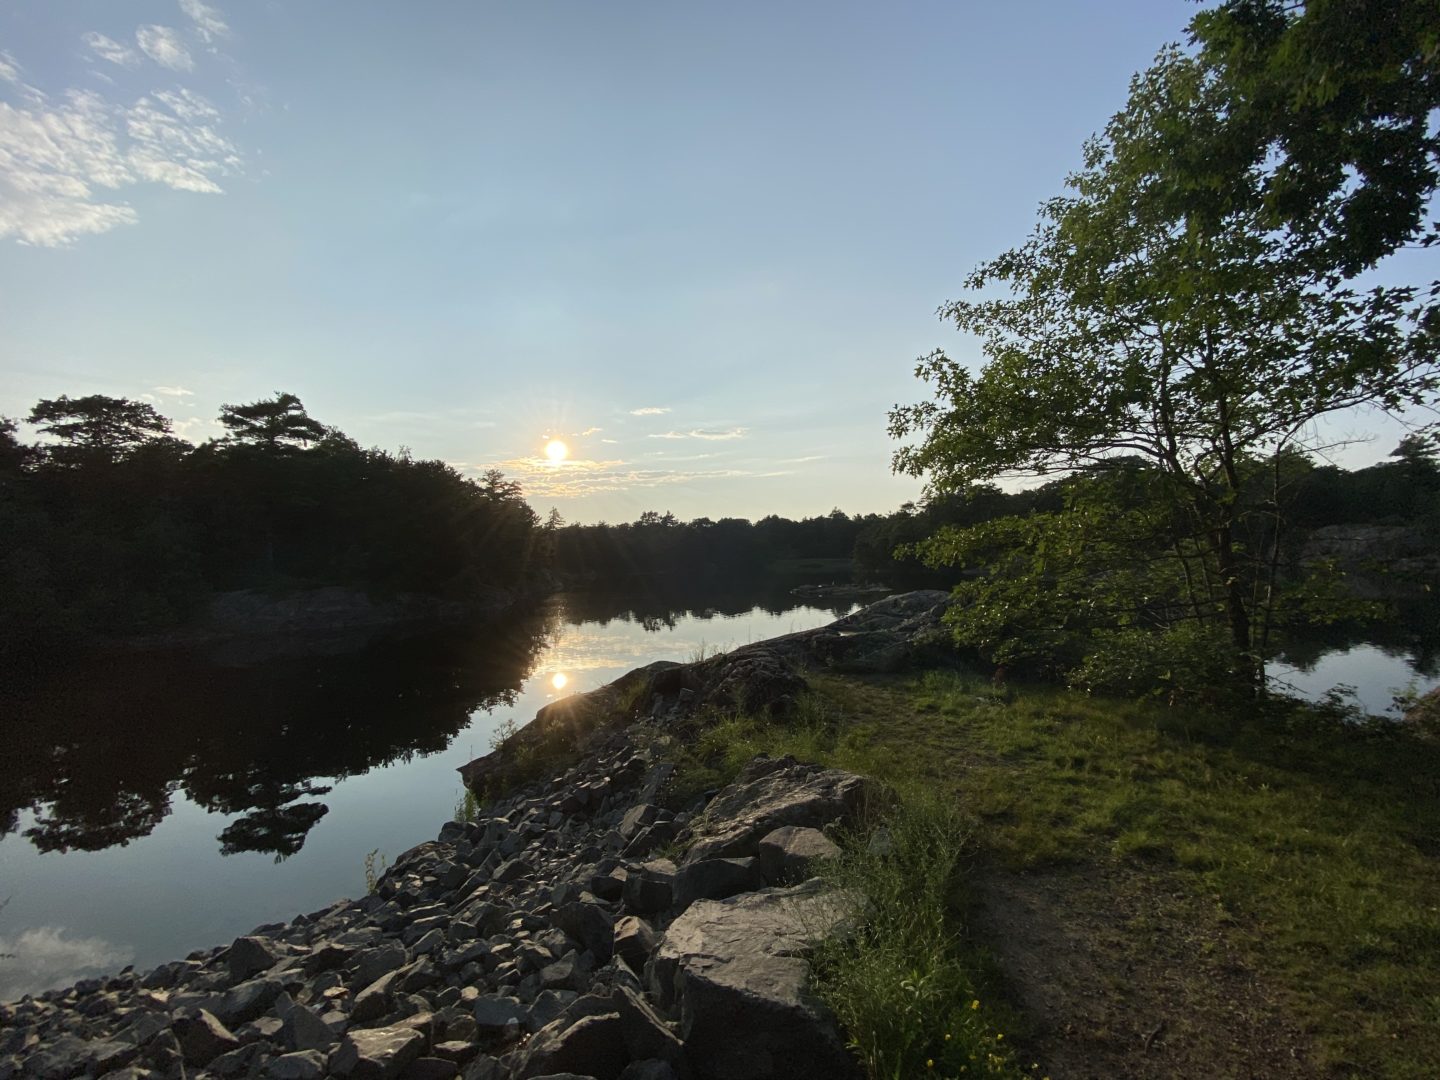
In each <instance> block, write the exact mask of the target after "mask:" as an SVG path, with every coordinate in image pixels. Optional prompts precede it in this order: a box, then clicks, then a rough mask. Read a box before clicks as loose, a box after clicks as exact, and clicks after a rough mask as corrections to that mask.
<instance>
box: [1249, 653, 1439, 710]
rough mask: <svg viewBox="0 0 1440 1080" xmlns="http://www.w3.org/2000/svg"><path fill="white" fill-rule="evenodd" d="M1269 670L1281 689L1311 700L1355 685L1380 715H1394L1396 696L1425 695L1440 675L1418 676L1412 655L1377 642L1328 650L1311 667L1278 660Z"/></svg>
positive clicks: (1359, 697)
mask: <svg viewBox="0 0 1440 1080" xmlns="http://www.w3.org/2000/svg"><path fill="white" fill-rule="evenodd" d="M1266 670H1267V672H1268V673H1269V675H1270V676H1271V677H1272V678H1273V679H1275V680H1276V682H1277V685H1278V686H1279V688H1280V689H1281V690H1285V691H1287V692H1289V693H1294V694H1298V695H1299V696H1301V697H1304V698H1308V699H1309V700H1311V701H1318V700H1320V699H1321V698H1322V697H1324V695H1325V693H1326V692H1327V691H1329V690H1330V689H1331V688H1332V687H1337V686H1353V687H1354V688H1355V698H1356V700H1357V701H1358V703H1359V704H1360V705H1361V706H1362V707H1363V708H1364V709H1365V711H1366V712H1369V713H1373V714H1376V715H1380V716H1383V715H1386V714H1387V713H1388V714H1390V715H1394V714H1395V710H1394V703H1393V698H1394V697H1395V695H1397V694H1401V693H1405V692H1407V691H1411V690H1413V691H1414V692H1416V693H1418V694H1423V693H1425V692H1426V691H1427V690H1431V689H1434V688H1435V687H1436V686H1440V677H1437V676H1434V675H1432V676H1429V677H1426V676H1423V675H1417V674H1416V673H1415V668H1414V666H1413V663H1412V660H1411V658H1410V656H1409V655H1407V654H1405V653H1403V652H1392V651H1387V650H1385V649H1382V648H1380V647H1379V646H1378V645H1352V646H1351V647H1350V648H1348V649H1339V650H1336V651H1335V652H1328V653H1325V654H1324V655H1322V656H1321V657H1320V658H1319V659H1318V660H1316V661H1315V663H1313V664H1311V665H1310V666H1309V667H1308V668H1300V667H1295V666H1293V665H1290V664H1285V663H1282V662H1279V661H1276V662H1274V663H1271V664H1270V665H1268V667H1267V668H1266Z"/></svg>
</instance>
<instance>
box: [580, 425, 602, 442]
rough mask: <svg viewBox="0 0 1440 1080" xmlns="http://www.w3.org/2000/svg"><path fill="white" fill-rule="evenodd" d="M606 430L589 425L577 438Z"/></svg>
mask: <svg viewBox="0 0 1440 1080" xmlns="http://www.w3.org/2000/svg"><path fill="white" fill-rule="evenodd" d="M604 430H605V429H604V428H598V427H587V428H586V429H585V430H584V431H582V432H580V434H579V435H577V436H576V438H579V439H583V438H585V436H586V435H596V434H598V433H599V432H602V431H604Z"/></svg>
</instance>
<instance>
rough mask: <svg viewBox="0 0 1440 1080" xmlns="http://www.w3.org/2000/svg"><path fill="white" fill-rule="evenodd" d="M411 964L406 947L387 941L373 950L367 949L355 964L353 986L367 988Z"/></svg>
mask: <svg viewBox="0 0 1440 1080" xmlns="http://www.w3.org/2000/svg"><path fill="white" fill-rule="evenodd" d="M409 962H410V955H409V953H407V952H406V951H405V946H403V945H401V944H400V943H399V942H398V941H387V942H386V943H385V944H383V945H377V946H375V948H373V949H366V950H365V951H364V952H363V953H362V954H361V955H360V959H359V960H358V961H357V962H356V964H355V980H354V982H353V983H351V985H352V986H356V987H366V986H369V985H370V984H371V983H373V982H374V981H375V980H376V979H378V978H380V976H381V975H384V974H387V973H388V972H391V971H394V970H395V969H396V968H398V967H404V966H405V965H406V964H407V963H409Z"/></svg>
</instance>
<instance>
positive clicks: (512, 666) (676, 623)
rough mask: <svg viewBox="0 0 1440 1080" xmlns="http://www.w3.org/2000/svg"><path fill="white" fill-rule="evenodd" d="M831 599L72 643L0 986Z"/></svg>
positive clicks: (17, 704)
mask: <svg viewBox="0 0 1440 1080" xmlns="http://www.w3.org/2000/svg"><path fill="white" fill-rule="evenodd" d="M851 609H852V605H849V604H846V603H841V604H838V605H832V606H829V607H825V606H817V605H816V603H815V602H813V601H807V602H803V603H802V602H800V601H797V600H796V599H795V598H793V597H792V596H790V595H789V592H788V589H787V587H786V586H785V585H774V586H766V587H762V588H757V589H755V590H752V591H750V592H744V591H738V590H730V591H728V592H726V593H723V594H704V595H701V596H698V597H689V598H676V597H675V596H674V595H673V594H672V595H667V596H664V597H645V596H636V595H627V596H604V595H596V594H572V595H562V596H556V597H552V598H551V599H549V600H547V601H546V602H544V603H542V604H539V605H537V606H536V607H535V609H534V610H532V611H529V612H527V613H525V614H524V615H522V616H518V617H515V618H510V619H507V620H504V621H503V622H499V623H491V624H487V625H484V626H478V627H460V628H454V627H452V628H449V629H447V630H445V631H444V632H437V633H432V634H427V635H423V636H413V637H407V638H403V639H399V640H388V641H375V642H371V643H369V644H368V645H363V644H362V643H359V642H356V641H353V640H345V639H343V638H337V639H335V640H332V641H328V642H314V641H312V642H310V643H309V654H308V655H306V656H303V657H296V656H293V655H292V656H274V655H270V656H266V655H264V654H260V653H257V652H256V651H255V649H256V644H255V643H251V644H249V645H231V646H227V647H224V648H220V649H216V650H210V651H208V652H206V653H204V654H203V655H195V654H187V653H169V654H141V655H137V654H130V655H125V656H109V657H105V658H93V659H90V660H87V661H84V662H77V663H75V664H72V665H71V666H70V667H69V668H68V669H67V670H65V671H63V672H54V673H50V674H47V675H44V676H39V677H37V678H36V679H32V680H30V684H29V685H28V686H27V687H26V689H25V690H24V691H21V692H19V693H18V694H17V693H16V692H14V691H13V690H12V691H11V692H10V693H9V694H8V695H7V700H5V701H4V702H0V710H3V713H4V746H3V752H0V903H3V902H4V901H5V900H6V898H8V900H9V902H8V904H6V905H5V906H4V907H3V908H0V953H10V954H14V958H13V959H0V1000H8V999H11V998H14V997H17V996H19V995H20V994H23V993H29V992H36V991H39V990H42V989H45V988H47V987H50V986H59V985H64V984H67V983H70V982H73V981H74V980H75V979H77V978H81V977H84V976H86V975H91V974H100V973H104V972H110V971H115V970H117V969H119V968H120V967H122V966H124V965H125V964H129V963H133V964H135V965H137V966H138V967H140V968H141V969H142V970H143V969H145V968H147V967H149V966H152V965H154V964H156V963H159V962H160V961H162V960H169V959H174V958H176V957H180V956H183V955H185V954H186V953H187V952H189V951H191V950H192V949H196V948H203V947H208V946H210V945H214V944H217V943H221V942H225V941H229V940H230V939H231V938H233V937H235V936H236V935H238V934H242V933H245V932H247V931H248V930H250V929H251V928H252V927H254V926H256V925H258V924H260V923H266V922H277V921H281V920H287V919H290V918H293V917H294V916H295V915H296V914H298V913H300V912H303V911H312V910H314V909H316V908H319V907H323V906H325V905H326V904H329V903H330V902H332V901H334V900H336V899H339V898H340V897H343V896H355V895H358V894H359V893H360V892H362V891H363V890H364V888H365V880H364V862H365V856H366V854H367V853H368V852H371V851H377V852H378V853H379V854H380V855H382V856H390V857H393V856H395V855H398V854H399V853H400V852H402V851H404V850H406V849H407V848H410V847H412V846H414V845H415V844H417V843H420V842H421V841H423V840H427V839H430V838H432V837H433V836H434V835H435V833H436V831H437V830H438V829H439V826H440V824H441V823H442V822H443V821H444V820H446V819H447V818H449V817H450V816H451V815H452V814H453V812H454V808H455V804H456V802H457V801H459V799H460V797H461V794H462V792H461V788H460V783H459V778H458V776H457V774H456V772H455V770H456V768H457V767H458V766H460V765H462V764H464V763H465V762H466V761H469V760H470V759H471V758H473V757H476V756H478V755H480V754H483V753H486V752H487V751H488V750H489V749H490V737H491V734H492V733H493V732H494V730H495V729H496V727H497V726H498V725H499V724H501V723H502V722H504V721H505V720H507V719H511V718H513V719H515V720H516V721H517V722H519V723H522V724H523V723H525V722H527V721H528V720H529V719H530V718H531V717H533V716H534V715H535V711H536V710H537V709H539V708H540V707H541V706H543V705H545V704H546V703H547V702H550V701H553V700H555V699H556V698H557V697H559V696H561V695H564V694H571V693H576V692H581V691H585V690H590V689H593V688H594V687H596V686H600V685H602V684H604V683H606V682H609V681H610V680H612V679H614V678H616V677H617V676H619V675H621V674H624V673H625V672H626V671H629V670H630V669H632V668H635V667H638V666H640V665H642V664H647V663H650V662H651V661H652V660H660V659H671V660H688V659H691V658H692V657H693V656H694V655H695V654H696V653H698V652H700V651H701V650H702V649H704V650H705V651H707V652H709V651H713V650H714V649H716V648H721V649H723V648H728V647H732V646H735V645H743V644H745V643H747V642H749V641H758V640H761V639H764V638H767V637H774V636H776V635H778V634H785V633H790V632H792V631H795V630H803V629H807V628H809V627H812V626H819V625H822V624H824V623H827V622H829V621H831V620H832V619H835V618H838V617H839V616H841V615H844V614H847V613H848V612H849V611H850V610H851ZM1284 660H1285V661H1287V662H1286V663H1283V664H1281V665H1276V666H1273V667H1272V669H1271V671H1272V674H1278V675H1281V676H1283V677H1284V678H1285V679H1286V680H1287V681H1288V682H1290V683H1291V684H1293V686H1294V688H1295V690H1296V691H1297V692H1300V693H1303V694H1304V695H1305V696H1310V697H1318V696H1320V695H1321V694H1323V693H1324V691H1325V690H1327V689H1329V688H1330V687H1331V686H1334V685H1335V684H1337V683H1345V684H1350V685H1353V686H1355V687H1356V688H1357V693H1358V696H1359V699H1360V701H1361V703H1362V704H1363V705H1364V706H1365V707H1366V708H1367V709H1369V710H1370V711H1372V712H1376V713H1383V712H1384V711H1385V709H1386V707H1387V706H1388V705H1389V704H1390V696H1391V694H1392V693H1393V692H1394V691H1395V690H1397V689H1404V688H1406V687H1413V688H1414V689H1416V690H1420V691H1423V690H1425V689H1428V688H1429V687H1431V686H1434V685H1436V684H1437V682H1440V658H1437V653H1436V651H1435V650H1434V649H1433V648H1432V649H1429V650H1425V649H1419V648H1416V647H1413V646H1411V645H1407V644H1396V643H1389V644H1386V645H1385V646H1383V647H1382V646H1378V645H1374V644H1365V643H1361V644H1357V643H1354V642H1346V641H1332V642H1321V643H1314V644H1312V645H1310V646H1309V647H1306V648H1298V647H1297V648H1296V649H1294V650H1292V652H1291V654H1290V655H1289V656H1287V657H1285V658H1284Z"/></svg>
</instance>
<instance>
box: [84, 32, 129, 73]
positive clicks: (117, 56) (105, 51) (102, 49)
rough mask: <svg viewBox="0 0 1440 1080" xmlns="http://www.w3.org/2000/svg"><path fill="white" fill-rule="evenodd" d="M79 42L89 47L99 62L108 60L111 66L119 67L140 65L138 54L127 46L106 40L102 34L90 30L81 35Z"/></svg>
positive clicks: (109, 39) (112, 40)
mask: <svg viewBox="0 0 1440 1080" xmlns="http://www.w3.org/2000/svg"><path fill="white" fill-rule="evenodd" d="M80 40H81V41H83V42H85V44H86V45H88V46H90V51H91V52H93V53H94V54H95V55H96V56H98V57H100V59H101V60H108V61H110V63H112V64H119V65H120V66H121V67H134V66H135V65H136V64H138V63H140V54H139V53H137V52H136V51H135V50H134V49H132V48H130V46H128V45H122V44H120V42H118V41H116V40H115V39H114V38H108V37H106V36H105V35H104V34H99V33H96V32H95V31H94V30H91V31H90V32H89V33H87V34H81V35H80Z"/></svg>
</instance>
